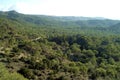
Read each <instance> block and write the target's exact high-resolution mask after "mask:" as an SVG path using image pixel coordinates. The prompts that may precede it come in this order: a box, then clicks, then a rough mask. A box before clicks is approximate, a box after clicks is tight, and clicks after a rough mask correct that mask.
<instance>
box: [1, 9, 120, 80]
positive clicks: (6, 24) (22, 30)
mask: <svg viewBox="0 0 120 80" xmlns="http://www.w3.org/2000/svg"><path fill="white" fill-rule="evenodd" d="M119 25H120V21H119V20H109V19H105V18H102V19H101V18H88V17H57V16H45V15H25V14H21V13H17V12H15V11H9V12H0V68H1V69H0V80H119V79H120V33H119V31H120V29H119ZM3 75H4V76H3ZM1 76H2V77H1Z"/></svg>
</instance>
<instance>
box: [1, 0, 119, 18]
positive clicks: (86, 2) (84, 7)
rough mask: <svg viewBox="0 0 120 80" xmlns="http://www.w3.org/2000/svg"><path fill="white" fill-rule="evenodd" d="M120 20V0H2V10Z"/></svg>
mask: <svg viewBox="0 0 120 80" xmlns="http://www.w3.org/2000/svg"><path fill="white" fill-rule="evenodd" d="M9 10H16V11H17V12H20V13H24V14H39V15H54V16H84V17H104V18H110V19H119V20H120V0H0V11H9Z"/></svg>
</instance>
